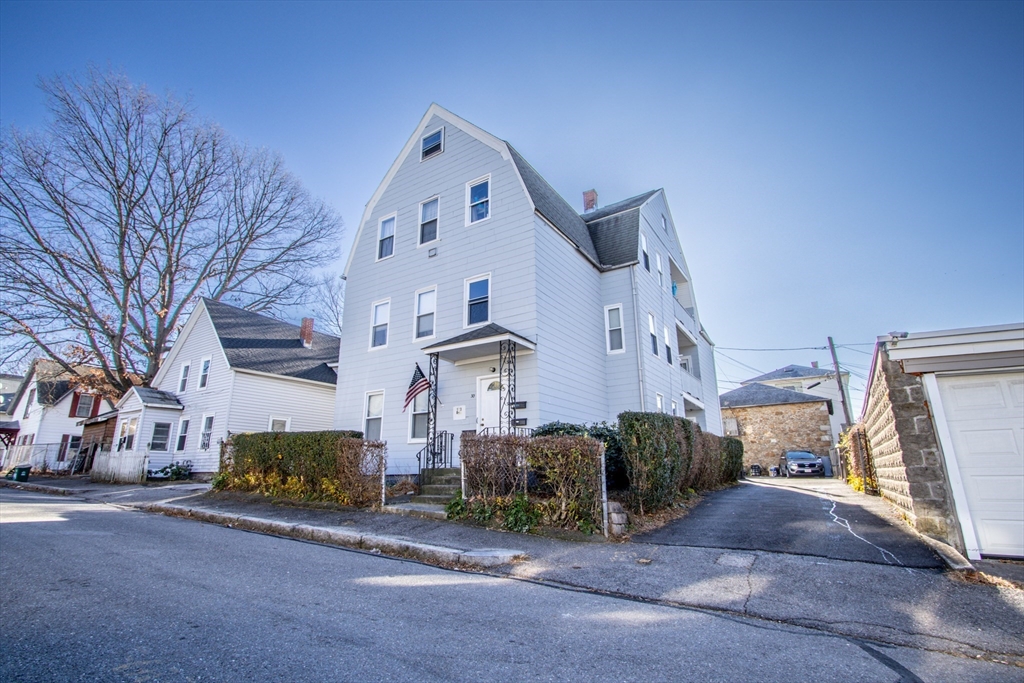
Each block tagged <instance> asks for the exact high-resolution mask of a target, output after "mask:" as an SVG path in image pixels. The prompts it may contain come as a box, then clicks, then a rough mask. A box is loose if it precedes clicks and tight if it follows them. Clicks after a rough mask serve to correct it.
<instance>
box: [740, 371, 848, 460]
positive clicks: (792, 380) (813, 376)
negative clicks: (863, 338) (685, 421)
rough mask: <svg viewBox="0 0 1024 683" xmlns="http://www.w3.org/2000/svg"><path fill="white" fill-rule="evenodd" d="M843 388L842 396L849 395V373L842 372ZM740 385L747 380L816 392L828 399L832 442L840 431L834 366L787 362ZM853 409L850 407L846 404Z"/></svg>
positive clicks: (841, 415)
mask: <svg viewBox="0 0 1024 683" xmlns="http://www.w3.org/2000/svg"><path fill="white" fill-rule="evenodd" d="M840 374H842V376H843V390H844V391H846V396H847V397H849V396H850V373H848V372H842V370H840ZM740 384H741V385H742V386H746V385H748V384H767V385H768V386H773V387H778V388H780V389H789V390H790V391H798V392H800V393H801V394H810V395H811V396H820V397H822V398H826V399H828V400H829V401H831V402H832V403H831V405H830V406H829V423H830V424H831V425H832V443H839V434H840V433H842V431H843V421H844V418H843V403H842V395H841V394H840V389H839V382H837V381H836V373H835V370H829V369H825V368H819V367H818V366H817V365H813V366H812V367H806V366H804V365H787V366H786V367H784V368H779V369H778V370H772V371H771V372H768V373H765V374H763V375H760V376H758V377H754V378H752V379H748V380H745V381H743V382H740ZM850 411H851V412H852V411H853V408H852V407H851V408H850Z"/></svg>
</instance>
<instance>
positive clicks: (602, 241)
mask: <svg viewBox="0 0 1024 683" xmlns="http://www.w3.org/2000/svg"><path fill="white" fill-rule="evenodd" d="M587 227H588V228H590V236H591V237H592V238H593V240H594V246H595V247H596V248H597V253H598V254H599V255H600V256H601V264H602V265H605V266H622V265H625V264H627V263H636V261H637V258H638V256H637V255H638V254H639V253H640V247H639V242H640V209H639V208H634V209H631V210H629V211H620V212H619V213H615V214H612V215H611V216H606V217H605V218H599V219H597V220H593V221H589V222H588V223H587Z"/></svg>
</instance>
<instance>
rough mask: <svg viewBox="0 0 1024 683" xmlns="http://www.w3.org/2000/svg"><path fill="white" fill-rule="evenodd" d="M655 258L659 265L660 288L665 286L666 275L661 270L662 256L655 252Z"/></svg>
mask: <svg viewBox="0 0 1024 683" xmlns="http://www.w3.org/2000/svg"><path fill="white" fill-rule="evenodd" d="M654 258H655V260H656V261H657V263H658V286H659V287H664V286H665V274H664V273H663V272H662V270H661V254H659V253H657V252H655V254H654Z"/></svg>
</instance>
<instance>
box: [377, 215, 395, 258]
mask: <svg viewBox="0 0 1024 683" xmlns="http://www.w3.org/2000/svg"><path fill="white" fill-rule="evenodd" d="M396 220H397V216H396V215H394V214H392V215H390V216H386V217H384V218H381V219H380V228H379V236H378V238H377V260H378V261H380V260H382V259H386V258H388V257H389V256H391V255H393V254H394V253H395V221H396Z"/></svg>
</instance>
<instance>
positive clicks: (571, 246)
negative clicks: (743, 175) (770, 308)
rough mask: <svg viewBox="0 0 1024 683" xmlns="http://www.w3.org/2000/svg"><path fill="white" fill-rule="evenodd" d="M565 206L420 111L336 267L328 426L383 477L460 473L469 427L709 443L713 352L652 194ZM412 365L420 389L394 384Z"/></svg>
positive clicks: (454, 121) (436, 111) (665, 215)
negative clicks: (684, 424) (338, 338)
mask: <svg viewBox="0 0 1024 683" xmlns="http://www.w3.org/2000/svg"><path fill="white" fill-rule="evenodd" d="M585 195H586V197H585V200H584V202H585V204H588V206H587V207H586V208H587V209H588V210H585V211H584V213H582V214H581V213H578V212H577V211H576V210H575V209H573V208H572V207H571V206H570V205H569V203H568V202H566V201H565V200H564V199H563V198H562V197H561V196H559V194H558V193H557V192H556V191H555V190H554V189H553V188H552V187H551V185H549V184H548V183H547V182H546V181H545V180H544V178H543V177H541V175H540V174H539V173H538V172H537V171H536V170H535V169H534V168H533V167H532V166H530V164H529V163H528V162H527V161H526V160H525V159H524V158H523V157H522V156H521V155H520V154H519V152H517V151H516V150H515V149H514V148H513V147H512V146H511V145H510V144H508V143H507V142H505V141H503V140H500V139H499V138H496V137H495V136H493V135H491V134H490V133H487V132H485V131H483V130H481V129H480V128H478V127H476V126H475V125H473V124H471V123H469V122H468V121H465V120H463V119H461V118H459V117H458V116H455V115H454V114H452V113H451V112H449V111H446V110H445V109H443V108H441V107H439V106H437V105H431V107H430V108H429V109H428V110H427V112H426V114H425V115H424V117H423V119H422V120H421V121H420V122H419V125H417V126H416V129H415V130H414V131H413V134H412V136H411V137H410V138H409V140H408V141H407V142H406V144H405V146H404V147H403V148H402V150H401V153H400V154H399V156H398V158H397V159H396V160H395V162H394V164H393V165H392V166H391V168H390V170H388V172H387V175H386V176H385V177H384V180H383V181H382V182H381V184H380V186H379V187H378V188H377V190H376V192H374V194H373V196H372V197H371V198H370V201H369V202H368V204H367V206H366V210H365V213H364V214H363V216H362V219H361V221H360V223H359V229H358V233H357V235H356V239H355V242H354V244H353V247H352V251H351V254H350V255H349V259H348V263H347V265H346V268H345V274H346V278H347V287H346V302H345V313H344V325H343V331H342V343H341V354H340V369H339V375H338V390H337V408H336V416H335V426H336V427H338V428H344V429H360V430H364V431H365V432H366V433H367V435H368V436H370V437H379V438H382V439H384V440H386V441H387V442H388V453H389V467H388V469H389V472H391V473H396V474H397V473H406V472H413V471H416V469H417V467H418V466H420V467H422V466H423V463H424V462H425V458H426V456H430V459H431V460H432V461H434V458H435V456H437V454H438V453H442V455H443V457H442V458H441V460H442V461H443V462H444V464H452V463H453V461H454V462H457V441H458V436H459V435H460V434H461V433H462V432H464V431H466V430H473V431H481V430H494V431H509V430H515V429H523V428H525V429H529V428H532V427H536V426H538V425H541V424H544V423H547V422H550V421H553V420H562V421H567V422H575V423H581V422H588V423H589V422H595V421H603V420H607V421H614V420H615V419H616V416H617V415H618V414H619V413H620V412H621V411H624V410H647V411H663V412H666V413H674V414H676V415H680V416H683V415H685V416H686V417H688V418H691V419H692V420H694V421H696V422H697V423H699V424H700V425H701V426H702V427H703V428H705V429H707V430H709V431H711V432H714V433H721V417H720V412H719V405H718V397H717V389H716V380H715V365H714V349H713V345H712V343H711V341H710V339H709V338H708V335H707V333H706V332H705V331H704V328H703V327H702V325H701V322H700V315H699V312H698V309H697V304H696V299H695V298H694V290H693V284H692V282H691V278H690V274H689V270H688V268H687V265H686V260H685V258H684V257H683V251H682V248H681V246H680V242H679V237H678V234H677V232H676V225H675V223H674V221H673V220H672V214H671V211H670V210H669V205H668V201H667V199H666V196H665V192H664V190H652V191H650V192H645V193H644V194H642V195H639V196H637V197H633V198H630V199H627V200H624V201H620V202H617V203H615V204H611V205H609V206H604V207H597V206H596V204H597V198H596V193H594V192H592V191H591V192H588V193H585ZM417 367H420V368H421V369H422V370H423V373H424V375H425V376H426V377H427V378H428V380H429V382H430V389H428V390H426V391H423V392H422V393H420V394H418V395H417V396H416V397H415V398H413V399H412V401H411V403H410V404H409V405H408V407H404V406H405V403H406V394H407V390H408V388H409V386H410V384H411V383H413V382H414V373H415V371H416V368H417Z"/></svg>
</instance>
